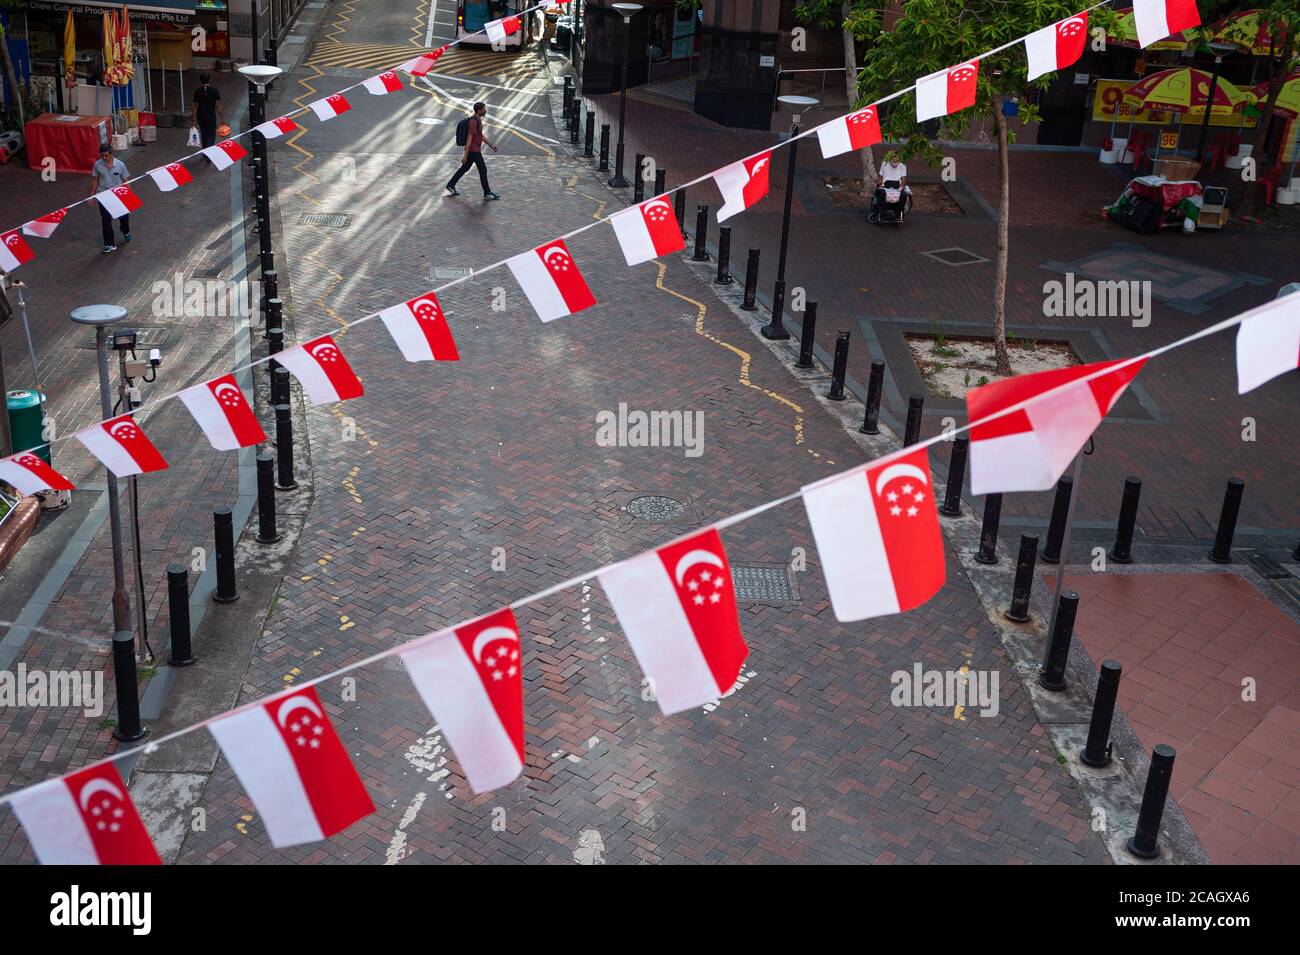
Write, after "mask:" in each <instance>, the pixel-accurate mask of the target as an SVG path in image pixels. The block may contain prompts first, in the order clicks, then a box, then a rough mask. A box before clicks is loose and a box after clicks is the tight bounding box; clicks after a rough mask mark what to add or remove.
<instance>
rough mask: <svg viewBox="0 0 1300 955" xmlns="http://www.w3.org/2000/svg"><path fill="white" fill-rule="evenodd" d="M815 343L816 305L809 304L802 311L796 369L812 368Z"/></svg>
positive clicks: (814, 303) (813, 303)
mask: <svg viewBox="0 0 1300 955" xmlns="http://www.w3.org/2000/svg"><path fill="white" fill-rule="evenodd" d="M816 341H817V303H816V302H809V303H808V304H807V305H805V306H804V310H803V330H802V331H801V332H800V333H799V360H798V361H797V362H795V367H796V368H811V367H812V366H813V345H814V344H815V343H816Z"/></svg>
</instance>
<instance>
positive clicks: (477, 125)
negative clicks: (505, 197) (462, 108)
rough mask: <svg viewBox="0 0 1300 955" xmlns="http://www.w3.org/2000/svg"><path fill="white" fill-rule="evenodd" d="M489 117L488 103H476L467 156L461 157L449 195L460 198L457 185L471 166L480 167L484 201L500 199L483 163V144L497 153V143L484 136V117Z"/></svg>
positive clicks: (468, 138)
mask: <svg viewBox="0 0 1300 955" xmlns="http://www.w3.org/2000/svg"><path fill="white" fill-rule="evenodd" d="M486 115H487V103H475V104H474V115H473V116H471V117H470V118H469V119H468V120H467V122H468V124H469V125H468V129H467V135H466V138H465V154H464V156H462V157H461V164H460V168H459V169H457V170H456V175H454V176H452V177H451V182H449V183H447V195H449V196H459V195H460V193H459V192H457V191H456V183H458V182H460V177H461V176H463V175H465V173H467V172H469V167H470V166H478V179H479V182H480V183H482V185H483V198H484V199H500V198H501V197H500V196H498V195H497V194H496V193H495V192H493V191H492V187H491V186H489V185H488V175H487V163H485V162H484V161H483V144H484V143H487V144H488V145H489V146H491V147H492V151H493V152H496V151H497V147H496V143H494V142H492V141H491V140H490V139H488V138H487V137H486V136H484V135H483V117H484V116H486Z"/></svg>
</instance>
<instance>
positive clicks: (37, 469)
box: [0, 451, 75, 494]
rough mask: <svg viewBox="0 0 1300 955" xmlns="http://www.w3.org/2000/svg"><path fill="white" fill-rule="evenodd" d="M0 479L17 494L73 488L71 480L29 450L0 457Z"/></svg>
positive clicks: (69, 489)
mask: <svg viewBox="0 0 1300 955" xmlns="http://www.w3.org/2000/svg"><path fill="white" fill-rule="evenodd" d="M0 481H7V482H8V483H10V484H12V485H13V486H14V487H16V488H17V489H18V493H19V494H35V493H36V492H37V491H44V490H51V491H72V490H75V488H74V487H73V484H72V482H71V481H69V480H68V479H67V478H65V477H64V476H63V475H62V474H60V473H59V472H58V471H56V470H54V468H52V467H50V466H49V465H48V464H46V463H45V461H44V460H42V459H41V458H39V457H37V456H36V455H35V454H32V453H31V452H30V451H21V452H19V453H18V454H13V455H10V456H9V457H7V458H2V459H0Z"/></svg>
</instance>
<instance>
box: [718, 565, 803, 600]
mask: <svg viewBox="0 0 1300 955" xmlns="http://www.w3.org/2000/svg"><path fill="white" fill-rule="evenodd" d="M731 579H732V580H733V581H734V582H735V585H736V599H737V600H753V601H762V602H764V603H791V602H792V601H794V600H795V594H794V590H793V588H791V586H790V574H789V572H788V571H787V570H786V569H785V567H780V566H774V565H772V564H732V565H731Z"/></svg>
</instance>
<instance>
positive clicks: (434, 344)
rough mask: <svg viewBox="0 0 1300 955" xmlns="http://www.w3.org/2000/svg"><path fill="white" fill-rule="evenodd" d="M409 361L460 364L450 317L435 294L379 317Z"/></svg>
mask: <svg viewBox="0 0 1300 955" xmlns="http://www.w3.org/2000/svg"><path fill="white" fill-rule="evenodd" d="M379 317H380V318H381V319H383V321H384V325H385V326H386V327H387V328H388V334H390V335H392V336H393V341H395V342H397V347H398V348H400V349H401V350H402V357H403V358H405V359H406V360H407V361H459V360H460V353H459V352H457V351H456V341H455V339H453V338H452V337H451V328H450V326H448V325H447V316H446V315H444V314H443V312H442V306H441V305H440V304H438V297H437V296H436V295H434V294H433V293H432V292H426V293H425V294H424V295H421V296H418V297H417V298H413V299H411V300H410V301H409V302H403V303H402V304H401V305H394V306H392V307H391V308H386V309H384V310H383V311H382V312H380V313H379Z"/></svg>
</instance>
